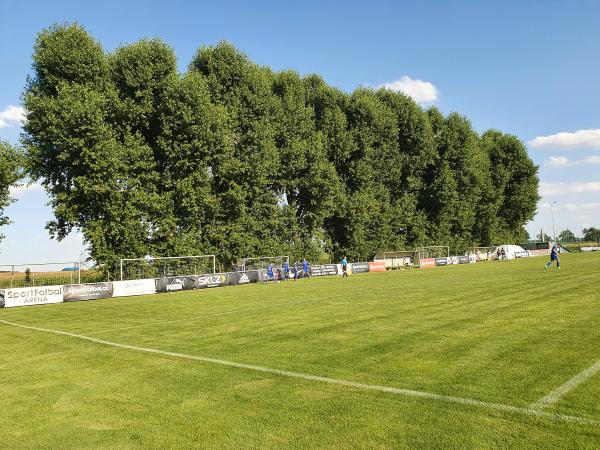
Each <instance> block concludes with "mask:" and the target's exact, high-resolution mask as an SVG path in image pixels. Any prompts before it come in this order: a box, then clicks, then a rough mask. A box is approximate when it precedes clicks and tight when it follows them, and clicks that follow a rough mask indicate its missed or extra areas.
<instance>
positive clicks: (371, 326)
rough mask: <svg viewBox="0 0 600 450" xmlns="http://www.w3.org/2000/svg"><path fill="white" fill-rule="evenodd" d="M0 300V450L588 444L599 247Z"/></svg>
mask: <svg viewBox="0 0 600 450" xmlns="http://www.w3.org/2000/svg"><path fill="white" fill-rule="evenodd" d="M545 262H546V259H545V258H531V259H521V260H516V261H510V262H500V263H498V262H495V263H478V264H470V265H459V266H452V267H445V268H436V269H431V270H413V271H403V272H398V271H394V272H387V273H372V274H360V275H354V276H351V277H350V278H349V279H342V278H341V277H323V278H313V279H309V280H299V281H297V282H293V281H289V282H282V283H280V284H270V285H252V286H240V287H230V288H221V289H214V290H211V289H207V290H196V291H185V292H179V293H169V294H159V295H152V296H144V297H130V298H112V299H106V300H102V301H96V302H77V303H65V304H57V305H44V306H38V307H32V308H14V309H5V310H1V311H0V339H1V342H2V350H1V352H0V367H1V374H2V377H1V379H0V411H1V413H0V414H1V420H0V423H1V426H0V447H2V448H11V449H16V448H69V449H70V448H157V449H158V448H160V449H162V448H179V449H181V448H399V447H400V448H403V447H412V448H424V447H426V448H432V447H435V448H461V449H462V448H494V447H497V448H510V447H512V448H595V447H598V446H600V345H599V344H600V294H599V292H600V281H599V274H600V254H568V255H562V256H561V263H562V269H561V270H560V271H555V270H554V269H553V270H552V271H548V272H544V270H543V265H544V263H545Z"/></svg>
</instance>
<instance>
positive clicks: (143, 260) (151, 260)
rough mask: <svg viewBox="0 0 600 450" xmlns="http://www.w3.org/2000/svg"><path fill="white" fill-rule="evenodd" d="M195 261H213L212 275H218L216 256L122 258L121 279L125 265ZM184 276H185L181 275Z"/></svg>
mask: <svg viewBox="0 0 600 450" xmlns="http://www.w3.org/2000/svg"><path fill="white" fill-rule="evenodd" d="M186 259H188V260H193V259H197V260H199V259H212V273H216V271H217V265H216V257H215V255H191V256H146V257H143V258H121V261H120V267H119V269H120V279H121V281H123V263H127V262H134V261H139V262H141V263H146V264H148V265H150V264H153V263H154V262H156V261H174V260H181V261H183V260H186ZM180 275H183V274H180ZM185 275H196V274H185Z"/></svg>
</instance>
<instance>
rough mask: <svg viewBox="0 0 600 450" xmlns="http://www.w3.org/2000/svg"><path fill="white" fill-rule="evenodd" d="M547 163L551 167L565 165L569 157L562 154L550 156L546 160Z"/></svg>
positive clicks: (567, 163)
mask: <svg viewBox="0 0 600 450" xmlns="http://www.w3.org/2000/svg"><path fill="white" fill-rule="evenodd" d="M548 165H549V166H552V167H567V166H568V165H569V159H568V158H566V157H564V156H551V157H550V159H549V160H548Z"/></svg>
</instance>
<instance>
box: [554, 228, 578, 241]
mask: <svg viewBox="0 0 600 450" xmlns="http://www.w3.org/2000/svg"><path fill="white" fill-rule="evenodd" d="M558 240H559V241H560V242H575V241H576V240H577V238H576V237H575V233H573V232H572V231H571V230H569V229H568V228H567V229H566V230H562V231H561V232H560V234H559V235H558Z"/></svg>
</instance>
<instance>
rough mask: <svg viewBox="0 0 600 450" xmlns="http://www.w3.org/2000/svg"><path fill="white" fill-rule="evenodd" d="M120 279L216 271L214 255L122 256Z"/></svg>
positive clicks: (201, 273)
mask: <svg viewBox="0 0 600 450" xmlns="http://www.w3.org/2000/svg"><path fill="white" fill-rule="evenodd" d="M120 272H121V273H120V275H121V281H123V280H136V279H142V278H163V277H176V276H185V275H203V274H207V273H215V272H216V259H215V255H197V256H158V257H156V256H150V255H147V256H144V257H143V258H123V259H121V264H120Z"/></svg>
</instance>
